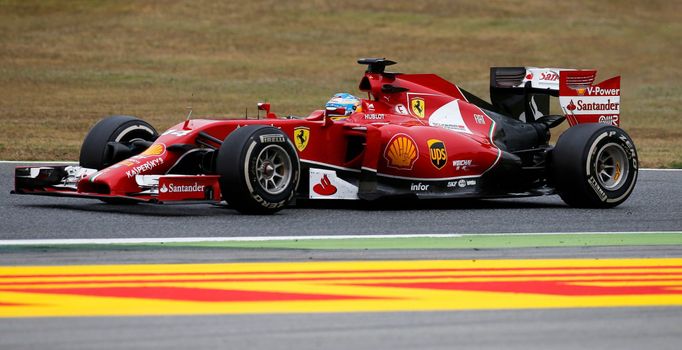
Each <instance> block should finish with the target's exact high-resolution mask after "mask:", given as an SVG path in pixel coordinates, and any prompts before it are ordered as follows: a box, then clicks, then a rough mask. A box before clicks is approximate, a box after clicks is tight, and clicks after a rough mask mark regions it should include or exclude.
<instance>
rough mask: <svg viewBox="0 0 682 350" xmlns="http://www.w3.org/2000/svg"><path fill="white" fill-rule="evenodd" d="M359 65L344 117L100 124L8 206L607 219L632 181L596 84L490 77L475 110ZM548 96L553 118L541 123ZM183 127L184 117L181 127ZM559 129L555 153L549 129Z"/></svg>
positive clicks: (604, 94)
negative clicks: (57, 200) (496, 209)
mask: <svg viewBox="0 0 682 350" xmlns="http://www.w3.org/2000/svg"><path fill="white" fill-rule="evenodd" d="M358 63H360V64H363V65H367V70H366V71H365V74H364V76H363V77H362V79H361V80H360V86H359V89H360V90H361V91H363V92H365V93H366V94H367V98H366V99H358V102H359V103H357V105H356V106H353V107H352V110H348V108H344V107H342V106H333V105H332V106H329V107H327V108H326V110H318V111H314V112H313V113H312V114H310V116H308V117H305V118H297V117H291V116H288V117H278V116H276V115H275V114H274V113H271V112H270V105H269V104H259V110H262V111H264V113H265V116H264V118H262V119H261V118H258V119H246V120H244V119H241V120H238V119H234V120H201V119H189V117H188V119H187V120H186V121H185V122H183V123H180V124H178V125H176V126H174V127H172V128H171V129H169V130H166V131H165V132H163V133H162V134H160V135H159V134H158V133H157V131H156V130H155V129H154V128H153V127H152V126H151V125H149V124H148V123H146V122H144V121H142V120H140V119H137V118H134V117H130V116H120V115H118V116H112V117H108V118H105V119H103V120H101V121H100V122H98V123H97V124H96V125H95V126H94V127H93V128H92V129H91V130H90V131H89V133H88V134H87V136H86V137H85V140H84V142H83V146H82V148H81V153H80V164H79V165H78V166H72V165H64V166H41V167H18V168H17V169H16V174H15V182H16V185H15V190H14V191H13V192H14V193H16V194H34V195H55V196H76V197H87V198H98V199H101V200H103V201H105V202H149V203H168V202H178V201H180V202H187V203H189V202H215V203H218V202H221V201H223V200H225V201H226V202H227V203H228V204H229V205H230V206H231V207H233V208H235V209H237V210H239V211H241V212H244V213H273V212H276V211H278V210H280V209H282V208H283V207H285V206H286V205H287V204H288V203H290V202H292V200H293V199H294V198H307V199H311V200H317V199H321V200H325V199H345V200H376V199H380V198H391V197H414V198H420V199H421V198H499V197H520V196H539V195H551V194H559V195H560V196H561V198H562V199H563V200H564V201H565V202H566V203H567V204H569V205H571V206H575V207H602V208H604V207H613V206H616V205H618V204H620V203H622V202H623V201H625V200H626V199H627V197H628V196H629V195H630V193H632V190H633V188H634V186H635V183H636V180H637V152H636V150H635V146H634V144H633V142H632V139H631V138H630V137H629V136H628V135H627V134H626V133H625V132H624V131H623V130H622V129H620V128H619V127H618V125H619V115H620V78H619V77H616V78H612V79H609V80H607V81H604V82H602V83H600V84H596V85H593V83H594V79H595V75H596V71H594V70H571V69H553V68H528V67H512V68H509V67H506V68H492V69H491V76H490V95H491V96H490V97H491V102H490V103H488V102H486V101H484V100H482V99H481V98H478V97H476V96H474V95H472V94H471V93H469V92H467V91H465V90H464V89H461V88H460V87H458V86H456V85H454V84H452V83H449V82H447V81H446V80H444V79H442V78H440V77H438V76H437V75H433V74H402V73H390V72H386V71H385V69H386V66H389V65H392V64H394V63H395V62H392V61H389V60H386V59H376V58H375V59H361V60H359V61H358ZM550 96H555V97H559V102H560V105H561V107H562V109H563V111H564V115H561V116H559V115H548V114H549V101H550ZM190 114H191V113H190ZM565 119H568V122H569V123H570V125H571V127H570V128H568V130H567V131H566V132H564V133H563V134H562V135H561V136H560V138H559V140H558V142H557V144H556V145H555V146H552V145H550V144H549V142H548V141H549V139H550V129H551V128H553V127H555V126H557V125H559V124H560V123H562V122H563V121H564V120H565Z"/></svg>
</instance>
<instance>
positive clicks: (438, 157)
mask: <svg viewBox="0 0 682 350" xmlns="http://www.w3.org/2000/svg"><path fill="white" fill-rule="evenodd" d="M426 143H427V144H428V145H429V155H430V156H431V163H432V164H433V166H435V167H436V169H439V170H440V169H443V167H444V166H445V164H446V163H447V162H448V152H447V151H446V150H445V143H443V141H441V140H436V139H431V140H428V141H426Z"/></svg>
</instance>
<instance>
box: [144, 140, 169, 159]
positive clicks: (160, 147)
mask: <svg viewBox="0 0 682 350" xmlns="http://www.w3.org/2000/svg"><path fill="white" fill-rule="evenodd" d="M164 152H166V145H164V144H163V143H157V144H154V145H151V146H150V147H149V148H147V149H146V150H145V151H144V152H142V153H140V155H141V156H160V155H162V154H163V153H164Z"/></svg>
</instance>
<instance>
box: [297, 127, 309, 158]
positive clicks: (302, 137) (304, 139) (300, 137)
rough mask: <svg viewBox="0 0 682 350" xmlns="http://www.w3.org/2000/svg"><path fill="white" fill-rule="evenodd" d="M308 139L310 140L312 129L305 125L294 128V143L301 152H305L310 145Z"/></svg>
mask: <svg viewBox="0 0 682 350" xmlns="http://www.w3.org/2000/svg"><path fill="white" fill-rule="evenodd" d="M308 140H310V129H308V128H306V127H304V126H299V127H297V128H294V144H295V145H296V148H297V149H298V151H299V152H303V150H304V149H305V148H306V147H308Z"/></svg>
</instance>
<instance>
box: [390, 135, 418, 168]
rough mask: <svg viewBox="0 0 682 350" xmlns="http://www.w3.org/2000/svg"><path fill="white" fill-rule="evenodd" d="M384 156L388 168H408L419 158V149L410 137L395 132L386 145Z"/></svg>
mask: <svg viewBox="0 0 682 350" xmlns="http://www.w3.org/2000/svg"><path fill="white" fill-rule="evenodd" d="M384 158H386V160H387V161H388V167H389V168H395V169H401V170H410V169H412V166H413V165H414V162H415V161H416V160H417V158H419V150H418V149H417V145H416V144H415V142H414V140H412V138H411V137H409V136H407V135H405V134H397V135H395V136H393V138H392V139H391V141H389V143H388V146H386V151H385V152H384Z"/></svg>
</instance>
